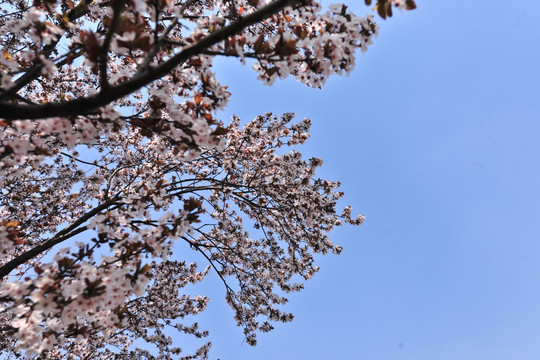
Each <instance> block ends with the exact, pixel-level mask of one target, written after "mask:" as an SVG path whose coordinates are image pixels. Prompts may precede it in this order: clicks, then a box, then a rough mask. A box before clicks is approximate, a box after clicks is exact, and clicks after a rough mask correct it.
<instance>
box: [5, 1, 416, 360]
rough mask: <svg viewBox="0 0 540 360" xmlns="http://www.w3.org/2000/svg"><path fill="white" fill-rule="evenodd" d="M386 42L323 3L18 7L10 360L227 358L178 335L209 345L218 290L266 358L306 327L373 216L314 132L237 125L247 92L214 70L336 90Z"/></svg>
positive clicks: (8, 23) (8, 9)
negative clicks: (293, 304)
mask: <svg viewBox="0 0 540 360" xmlns="http://www.w3.org/2000/svg"><path fill="white" fill-rule="evenodd" d="M365 2H366V4H367V5H372V4H371V1H370V0H366V1H365ZM374 5H375V9H376V11H377V12H378V13H379V14H380V16H381V17H383V18H386V17H388V16H391V15H392V7H399V8H405V9H413V8H414V7H415V4H414V2H413V1H412V0H392V1H390V0H379V1H377V2H376V4H374ZM376 34H377V26H376V24H375V23H374V21H373V18H372V16H371V15H369V16H367V17H357V16H356V15H354V14H353V13H352V12H350V11H349V9H348V8H347V6H345V5H342V4H340V5H332V6H330V7H329V8H328V10H323V9H322V7H321V5H320V4H319V3H317V2H316V1H312V0H247V1H246V0H95V1H92V0H80V1H79V2H74V1H72V0H34V1H33V2H28V1H24V0H2V2H1V5H0V44H1V45H0V46H1V51H2V53H1V54H0V189H1V193H0V279H1V281H0V334H1V335H2V336H1V337H0V349H1V350H0V354H1V355H0V356H3V357H5V358H19V357H21V356H23V357H27V358H39V359H58V358H68V359H79V358H80V359H126V358H129V359H132V358H133V359H139V358H148V359H170V358H177V357H182V358H185V359H191V358H207V356H208V350H209V348H210V343H204V342H205V341H203V345H202V347H201V348H200V349H199V350H197V351H196V352H195V353H194V354H191V355H188V354H183V353H182V354H181V349H180V348H179V347H178V346H179V345H180V344H177V343H176V342H175V341H173V340H172V337H174V333H175V332H180V333H184V334H189V335H193V336H195V337H197V338H203V337H206V336H207V335H208V332H207V331H205V330H202V329H199V327H198V324H197V323H189V322H186V321H184V320H182V319H184V318H185V317H187V316H188V315H196V314H197V313H199V312H200V311H203V310H204V309H205V307H206V305H207V302H208V298H207V297H205V296H202V295H198V296H190V295H187V293H186V292H185V291H184V289H185V288H186V286H188V285H190V284H196V283H198V282H200V281H202V280H204V279H205V277H206V276H207V275H208V274H210V273H211V272H213V273H215V274H216V276H217V277H218V278H219V279H220V280H221V281H222V283H223V288H224V294H225V300H226V301H227V303H228V304H229V305H230V306H231V308H232V310H233V311H234V318H235V320H236V322H237V324H238V325H239V326H240V327H242V329H243V331H244V334H245V337H246V341H247V342H248V343H249V344H252V345H254V344H255V343H256V334H257V333H259V332H267V331H270V330H272V328H273V327H272V323H274V322H288V321H291V320H292V318H293V316H292V314H289V313H287V312H285V311H284V310H283V307H282V305H283V304H285V303H286V301H287V299H286V295H287V294H288V293H290V292H294V291H298V290H300V289H302V286H303V285H302V282H301V280H307V279H309V278H311V277H312V276H313V274H314V273H315V272H317V270H318V267H317V266H316V265H315V263H314V254H316V253H322V254H326V253H340V252H341V247H340V246H337V245H334V244H333V243H332V242H331V241H330V240H329V238H328V232H329V231H331V230H332V229H333V228H334V227H336V226H341V225H342V224H343V223H350V224H353V225H359V224H361V223H362V220H363V217H362V216H358V217H353V216H352V212H351V209H350V207H345V208H344V209H342V210H339V209H338V208H337V201H338V199H340V198H341V197H342V196H343V193H341V192H340V191H339V190H338V188H339V183H336V182H331V181H328V180H323V179H319V178H317V177H316V175H315V171H316V169H317V167H319V166H320V165H321V164H322V160H320V159H317V158H311V159H308V160H304V159H303V158H302V155H301V153H300V152H298V150H297V149H298V147H299V146H300V145H301V144H303V143H304V142H305V141H306V140H307V139H308V137H309V127H310V121H309V120H308V119H304V120H301V121H294V120H293V115H292V114H285V115H282V116H275V115H272V114H265V115H262V116H259V117H257V118H256V119H254V120H253V121H252V122H250V123H248V124H247V125H244V126H242V125H241V123H240V119H238V118H234V119H233V121H232V122H231V123H230V124H226V123H224V122H222V121H220V120H218V119H217V116H218V114H219V111H220V110H222V109H223V108H224V107H225V106H226V105H227V102H228V99H229V96H230V94H229V92H228V91H227V86H224V85H222V84H220V83H219V81H218V80H217V79H216V77H215V74H214V73H213V71H212V62H213V60H214V59H216V58H218V57H233V58H237V59H239V60H240V61H242V62H249V63H250V64H252V65H253V69H254V70H255V71H256V72H257V73H258V76H259V78H260V79H261V80H262V81H263V82H264V83H265V84H267V85H270V84H272V83H273V82H274V81H275V80H276V79H277V78H278V77H279V78H285V77H288V76H294V77H295V78H296V79H297V80H298V81H300V82H302V83H305V84H306V85H308V86H313V87H321V86H322V85H324V83H325V81H326V79H327V78H328V77H329V76H330V75H332V74H342V73H348V72H350V71H351V70H352V68H353V67H354V63H355V56H356V52H357V49H361V50H362V51H365V50H366V49H367V46H368V45H369V44H370V43H371V40H372V38H373V36H375V35H376ZM179 244H184V245H185V246H186V249H189V250H190V251H192V252H193V253H194V254H196V255H197V256H198V257H199V259H200V261H199V264H198V263H196V262H189V261H185V260H182V259H183V254H179V253H176V252H175V251H174V250H175V249H176V248H177V246H178V245H179ZM141 344H143V345H141Z"/></svg>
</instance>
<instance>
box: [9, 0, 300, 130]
mask: <svg viewBox="0 0 540 360" xmlns="http://www.w3.org/2000/svg"><path fill="white" fill-rule="evenodd" d="M300 1H302V0H276V1H273V2H272V3H270V4H268V5H266V6H264V7H262V8H261V9H259V10H257V11H255V12H253V13H251V14H249V15H247V16H245V17H240V18H238V19H237V20H236V21H234V22H233V23H232V24H230V25H228V26H225V27H223V28H221V29H219V30H216V31H214V32H212V33H210V34H208V36H206V37H204V38H202V39H201V40H199V41H197V42H196V43H194V44H193V45H190V46H187V47H185V48H184V49H183V50H182V51H180V52H179V53H178V54H177V55H175V56H173V57H172V58H171V59H169V60H168V61H166V62H164V63H163V64H161V65H159V66H156V67H154V68H149V69H148V70H146V71H144V72H143V73H141V74H138V75H135V76H134V77H133V78H131V79H130V80H127V81H125V82H123V83H121V84H119V85H116V86H111V87H109V88H108V89H107V90H106V91H105V90H103V91H101V92H100V93H98V94H95V95H92V96H88V97H84V98H79V99H75V100H71V101H64V102H57V103H47V104H42V105H21V104H9V103H6V102H0V114H2V115H1V117H2V118H3V119H5V120H9V121H12V120H24V119H27V120H33V119H43V118H49V117H55V116H64V117H66V116H77V115H84V114H87V113H89V112H91V111H94V110H96V109H97V108H100V107H102V106H105V105H107V104H110V103H111V102H113V101H116V100H118V99H121V98H123V97H125V96H127V95H129V94H131V93H133V92H134V91H137V90H138V89H140V88H141V87H143V86H145V85H148V84H149V83H151V82H153V81H155V80H157V79H160V78H162V77H163V76H165V75H167V74H169V73H170V72H171V71H172V70H174V69H175V68H176V67H178V66H179V65H181V64H183V63H185V62H186V61H187V60H188V59H190V58H191V57H193V56H195V55H197V54H200V53H202V52H203V51H204V50H206V49H208V48H209V47H210V46H213V45H215V44H217V43H218V42H220V41H223V40H225V39H226V38H228V37H230V36H234V35H236V34H238V33H239V32H241V31H242V30H243V29H245V28H246V27H248V26H251V25H253V24H255V23H257V22H259V21H262V20H264V19H266V18H268V17H270V16H272V15H273V14H275V13H277V12H279V11H280V10H282V9H283V8H285V7H287V6H291V5H294V4H297V3H299V2H300Z"/></svg>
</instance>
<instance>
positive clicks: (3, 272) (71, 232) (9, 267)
mask: <svg viewBox="0 0 540 360" xmlns="http://www.w3.org/2000/svg"><path fill="white" fill-rule="evenodd" d="M114 200H115V201H116V200H117V199H114ZM115 201H113V200H111V201H107V202H105V203H103V204H101V205H98V206H96V207H95V208H93V209H92V210H90V211H88V212H87V213H85V214H84V215H83V216H81V217H80V218H79V219H77V220H76V221H75V222H74V223H73V224H71V225H70V226H68V227H67V228H65V229H63V230H60V231H59V232H57V233H56V235H54V236H53V237H52V238H50V239H49V240H47V241H45V242H44V243H42V244H40V245H38V246H36V247H33V248H32V249H30V250H28V251H25V252H24V253H22V254H21V255H19V256H17V257H16V258H14V259H13V260H11V261H9V262H8V263H6V264H4V265H3V266H1V267H0V279H3V278H4V277H5V276H7V275H9V273H10V272H11V271H13V270H14V269H15V268H16V267H17V266H20V265H22V264H24V263H25V262H27V261H28V260H30V259H32V258H33V257H35V256H37V255H39V254H40V253H42V252H44V251H46V250H49V249H50V248H52V247H53V246H55V245H57V244H60V243H61V242H63V241H65V240H67V239H69V238H71V237H73V236H75V235H77V234H80V233H81V232H83V231H86V230H87V229H88V228H87V227H86V226H83V227H80V228H77V227H78V226H79V225H82V224H83V223H85V222H86V221H87V220H89V219H90V218H92V217H93V216H94V215H97V214H99V213H100V212H101V211H103V210H105V209H107V208H108V207H109V206H111V205H113V204H114V203H115Z"/></svg>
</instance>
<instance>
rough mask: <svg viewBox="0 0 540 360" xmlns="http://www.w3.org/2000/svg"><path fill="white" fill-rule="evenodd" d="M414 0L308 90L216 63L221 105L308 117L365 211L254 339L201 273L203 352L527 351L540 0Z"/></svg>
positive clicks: (539, 127)
mask: <svg viewBox="0 0 540 360" xmlns="http://www.w3.org/2000/svg"><path fill="white" fill-rule="evenodd" d="M417 4H418V9H417V10H415V11H412V12H406V13H405V12H403V13H399V12H397V13H396V14H395V15H394V17H393V18H391V19H389V20H387V21H383V20H379V24H380V26H381V29H380V34H379V37H378V38H376V39H375V41H374V44H373V45H372V47H371V48H370V49H369V50H368V52H367V53H365V54H364V55H360V56H359V57H358V59H357V68H356V69H355V71H353V73H352V74H351V75H350V76H349V77H335V78H333V79H331V80H330V81H329V83H328V84H327V86H326V87H325V88H324V89H323V90H321V91H319V90H314V89H309V88H306V87H305V86H303V85H301V84H299V83H296V82H295V81H294V80H292V79H290V80H287V81H278V82H276V84H275V85H274V86H272V87H264V86H262V84H261V83H260V82H258V81H256V80H255V78H256V74H255V73H254V72H253V71H251V70H250V69H249V67H246V66H244V67H242V66H240V65H238V64H237V63H235V62H231V61H227V62H222V63H220V64H219V66H217V67H216V72H218V74H219V78H220V79H221V81H222V82H223V83H226V84H228V85H229V86H230V91H231V93H232V94H233V95H232V101H231V103H230V106H229V107H228V108H227V110H226V111H225V112H224V114H223V118H224V119H226V118H228V117H229V116H230V115H232V114H238V115H239V116H241V117H242V118H243V119H244V120H246V121H247V120H249V119H251V118H253V117H254V116H256V115H258V114H263V113H265V112H267V111H271V112H274V113H276V114H280V113H283V112H294V113H296V114H297V116H298V118H303V117H309V118H311V119H312V120H313V128H312V138H311V139H310V140H309V142H308V143H307V145H306V146H305V147H304V150H303V152H304V154H305V155H306V156H307V157H311V156H317V157H321V158H323V159H324V160H325V165H324V166H323V168H322V169H321V171H320V172H319V176H321V177H324V178H328V179H331V180H340V181H341V182H342V184H343V189H344V191H345V192H346V197H345V201H344V202H343V204H350V205H352V206H353V210H355V211H356V212H360V213H363V214H365V216H366V221H365V223H364V225H362V226H361V227H355V228H352V227H350V228H346V229H343V230H340V231H336V232H334V233H333V234H332V239H333V240H334V241H335V242H336V243H339V244H340V245H342V246H343V247H344V251H343V253H342V255H340V256H331V255H330V256H326V257H322V258H321V259H320V263H319V265H320V266H321V271H320V273H319V274H317V275H316V276H315V278H314V279H313V280H311V281H310V282H308V283H307V284H306V289H305V290H304V291H303V292H301V293H299V294H296V295H294V296H292V297H291V301H290V303H289V304H288V306H287V309H288V310H290V311H292V312H294V313H295V315H296V318H295V320H294V322H293V323H292V324H287V325H280V326H277V329H276V330H275V331H273V332H271V333H269V334H263V335H261V336H260V337H259V345H258V346H257V347H254V348H252V347H250V346H248V345H246V344H242V339H243V337H242V334H241V330H240V329H239V328H236V327H235V325H234V321H233V319H232V313H231V312H230V311H229V310H228V308H227V307H226V305H224V304H223V301H222V295H223V291H222V289H211V290H212V292H215V294H216V295H214V297H213V298H212V301H211V304H210V308H209V309H208V311H206V313H205V314H203V315H201V316H198V319H197V321H199V322H200V323H201V325H202V326H203V327H206V328H209V329H210V330H211V337H212V340H213V342H214V346H213V350H212V356H211V358H212V359H217V358H220V359H222V360H233V359H234V360H241V359H282V360H287V359H314V360H318V359H345V360H348V359H366V360H371V359H377V360H380V359H392V360H396V359H437V360H445V359H449V360H450V359H452V360H455V359H460V360H467V359H471V360H476V359H490V360H498V359H520V360H527V359H531V360H532V359H538V358H539V356H540V221H539V218H540V202H539V201H538V200H539V199H540V187H539V185H540V162H539V159H540V141H539V140H540V101H539V99H538V97H539V95H540V85H539V84H540V70H539V67H538V66H539V59H540V56H539V55H540V26H538V15H539V14H540V3H538V2H534V1H533V2H531V1H519V2H509V1H502V0H492V1H464V0H457V1H422V0H418V1H417ZM353 8H354V9H356V11H355V12H356V13H357V14H363V13H366V12H367V11H369V9H368V8H367V7H366V6H363V1H357V2H356V3H355V4H354V6H353ZM216 284H218V283H217V282H216ZM216 286H218V285H216Z"/></svg>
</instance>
